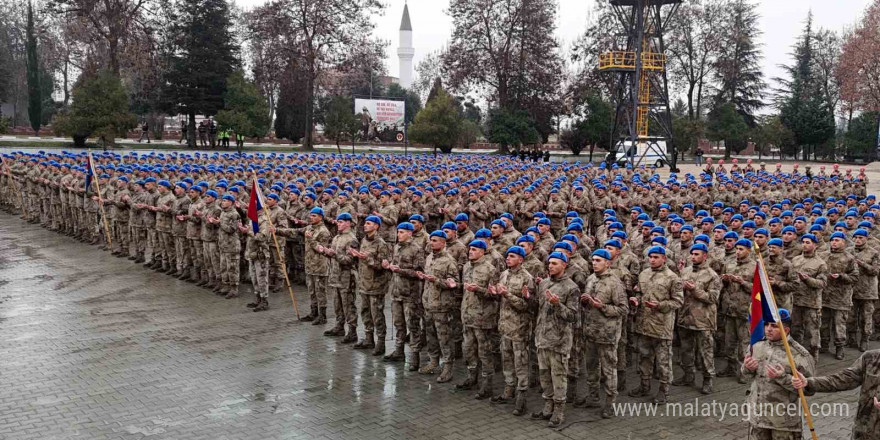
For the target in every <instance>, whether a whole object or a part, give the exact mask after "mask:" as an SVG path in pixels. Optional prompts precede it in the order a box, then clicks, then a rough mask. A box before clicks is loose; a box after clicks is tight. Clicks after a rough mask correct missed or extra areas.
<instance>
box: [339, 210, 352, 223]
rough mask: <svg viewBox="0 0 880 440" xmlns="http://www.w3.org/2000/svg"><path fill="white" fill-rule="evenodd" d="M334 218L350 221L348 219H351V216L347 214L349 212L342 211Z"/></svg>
mask: <svg viewBox="0 0 880 440" xmlns="http://www.w3.org/2000/svg"><path fill="white" fill-rule="evenodd" d="M336 220H342V221H348V222H350V221H352V220H353V218H352V217H351V214H349V213H347V212H343V213H341V214H339V215H337V216H336Z"/></svg>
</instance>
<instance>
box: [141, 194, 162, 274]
mask: <svg viewBox="0 0 880 440" xmlns="http://www.w3.org/2000/svg"><path fill="white" fill-rule="evenodd" d="M156 186H157V183H156V179H155V178H153V177H147V178H146V179H144V192H143V200H142V201H141V216H142V218H143V228H144V230H145V233H146V237H147V241H146V247H148V248H150V261H149V262H147V263H144V266H145V267H147V268H148V269H158V268H161V267H162V260H164V258H165V249H164V248H163V247H162V245H161V244H160V243H159V232H158V231H157V230H156V207H157V206H158V202H159V197H160V194H159V191H158V190H157V189H156Z"/></svg>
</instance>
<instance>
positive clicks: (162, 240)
mask: <svg viewBox="0 0 880 440" xmlns="http://www.w3.org/2000/svg"><path fill="white" fill-rule="evenodd" d="M157 234H158V235H159V245H160V246H161V247H162V265H163V266H167V267H175V265H176V264H177V251H176V249H175V244H174V236H173V235H171V231H167V232H166V231H159V232H158V233H157Z"/></svg>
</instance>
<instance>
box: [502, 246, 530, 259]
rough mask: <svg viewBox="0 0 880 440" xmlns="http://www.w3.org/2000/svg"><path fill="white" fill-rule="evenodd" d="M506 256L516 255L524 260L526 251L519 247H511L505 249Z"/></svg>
mask: <svg viewBox="0 0 880 440" xmlns="http://www.w3.org/2000/svg"><path fill="white" fill-rule="evenodd" d="M507 254H517V255H519V256H520V257H523V258H525V257H526V250H525V249H523V248H522V247H520V246H511V247H509V248H507V252H506V253H505V255H507Z"/></svg>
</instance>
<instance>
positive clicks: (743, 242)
mask: <svg viewBox="0 0 880 440" xmlns="http://www.w3.org/2000/svg"><path fill="white" fill-rule="evenodd" d="M736 246H745V247H747V248H749V249H751V248H752V240H749V239H747V238H740V239H739V240H737V241H736Z"/></svg>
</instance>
